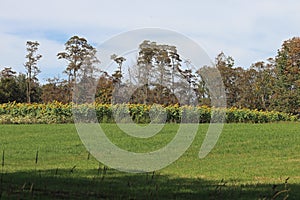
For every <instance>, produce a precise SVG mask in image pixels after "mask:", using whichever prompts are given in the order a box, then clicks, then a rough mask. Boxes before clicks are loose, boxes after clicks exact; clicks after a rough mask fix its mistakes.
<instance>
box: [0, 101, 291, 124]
mask: <svg viewBox="0 0 300 200" xmlns="http://www.w3.org/2000/svg"><path fill="white" fill-rule="evenodd" d="M72 109H73V110H72ZM151 109H152V110H153V111H154V114H162V113H166V115H167V118H166V122H167V123H181V120H182V113H185V114H186V117H185V118H186V119H185V122H197V121H198V120H199V122H200V123H210V121H211V116H212V112H214V116H217V117H219V116H221V115H220V114H221V113H222V112H226V122H228V123H232V122H242V123H268V122H277V121H297V116H294V115H290V114H286V113H281V112H276V111H258V110H250V109H237V108H230V109H226V110H225V111H224V110H222V109H214V108H210V107H207V106H198V107H193V106H179V105H177V104H175V105H169V106H166V107H162V106H156V105H152V106H151V105H144V104H116V105H110V104H80V105H75V104H63V103H60V102H56V101H55V102H52V103H47V104H38V103H33V104H26V103H15V102H12V103H5V104H0V123H3V124H8V123H12V124H34V123H42V124H51V123H72V122H73V111H74V112H77V113H79V114H80V116H81V120H84V121H89V120H91V119H92V117H93V116H96V117H97V119H98V121H99V122H103V123H106V122H110V123H112V122H115V119H114V114H113V113H114V111H115V112H117V113H118V115H119V116H125V115H129V116H131V118H132V120H133V121H134V122H136V123H149V122H150V121H151V119H150V116H149V112H150V110H151ZM121 118H122V117H121ZM122 119H123V118H122ZM120 122H124V123H126V122H128V121H124V120H123V121H120ZM160 123H164V122H160Z"/></svg>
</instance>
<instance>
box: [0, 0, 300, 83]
mask: <svg viewBox="0 0 300 200" xmlns="http://www.w3.org/2000/svg"><path fill="white" fill-rule="evenodd" d="M299 8H300V1H296V0H286V1H280V0H252V1H243V0H223V1H217V0H210V1H201V0H186V1H174V0H172V1H171V0H164V1H163V0H152V1H142V0H140V1H137V0H127V1H124V0H123V1H121V0H110V1H102V0H86V1H76V0H73V1H63V0H51V1H42V0H39V1H38V0H27V1H17V0H1V6H0V47H1V48H0V68H3V67H4V66H11V67H13V69H14V70H16V71H18V72H24V67H23V63H24V62H25V54H26V47H25V44H26V41H27V40H34V41H35V40H37V41H39V42H40V44H41V45H40V51H39V53H41V54H42V55H43V58H42V60H41V61H40V62H39V65H40V68H41V70H42V73H41V74H40V76H39V77H40V80H41V82H43V81H44V80H45V79H46V78H49V77H53V76H58V75H59V76H62V71H63V70H64V68H65V65H66V63H65V62H64V61H59V60H57V58H56V54H57V53H58V52H60V51H63V49H64V43H65V42H66V41H67V40H68V38H70V37H71V36H73V35H79V36H82V37H85V38H87V39H88V41H89V42H90V43H92V44H95V45H98V44H101V43H102V42H104V41H106V40H108V39H110V38H111V37H113V36H115V35H118V34H120V33H123V32H126V31H130V30H133V29H139V28H148V27H156V28H162V29H169V30H174V31H176V32H179V33H181V34H183V35H185V36H187V37H189V38H191V39H192V40H194V41H195V42H197V43H198V44H199V45H200V46H201V47H202V48H203V49H204V50H205V51H206V52H207V54H208V55H209V56H210V58H211V59H214V57H215V56H216V55H217V54H218V53H219V52H221V51H223V52H225V54H226V55H230V56H232V57H233V58H234V59H235V63H236V66H242V67H249V66H250V65H251V64H252V63H254V62H256V61H260V60H266V59H267V58H269V57H274V56H275V55H276V52H277V49H279V48H280V46H281V44H282V42H283V41H284V40H287V39H289V38H291V37H294V36H299V35H300V34H299V33H300V12H299Z"/></svg>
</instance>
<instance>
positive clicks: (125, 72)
mask: <svg viewBox="0 0 300 200" xmlns="http://www.w3.org/2000/svg"><path fill="white" fill-rule="evenodd" d="M26 45H27V52H28V54H27V55H26V59H27V61H26V63H25V64H24V66H25V69H26V74H21V73H20V74H17V73H16V72H15V71H13V69H12V68H11V67H4V68H3V69H2V71H1V75H0V103H6V102H13V101H16V102H20V103H22V102H28V103H30V102H37V103H41V102H43V103H48V102H53V101H58V102H62V103H69V102H72V101H74V96H72V93H73V92H74V90H75V89H76V86H78V85H80V86H81V89H78V88H77V91H76V92H77V95H78V96H77V97H76V98H75V99H76V101H78V102H93V101H94V100H95V102H96V103H100V104H110V103H118V102H126V103H134V104H138V103H139V104H154V103H157V104H162V105H166V106H167V105H172V104H186V105H191V104H193V102H196V103H197V104H198V105H208V106H210V104H211V93H210V91H209V89H208V86H207V81H206V78H207V77H203V73H201V69H203V68H206V69H212V68H213V67H216V68H217V69H218V70H219V72H220V74H221V76H222V79H223V80H222V81H223V83H224V86H225V92H226V97H227V107H237V108H248V109H258V110H265V111H271V110H275V111H281V112H287V113H293V114H299V112H300V108H299V105H300V38H298V37H295V38H292V39H289V40H286V41H284V42H283V44H282V46H281V48H280V49H279V50H278V52H277V55H276V57H275V58H270V59H268V60H266V61H260V62H256V63H254V64H252V65H251V66H250V67H248V68H244V67H239V66H235V64H234V59H233V58H232V57H230V56H227V55H225V54H224V53H223V52H222V53H220V54H219V55H217V57H216V58H215V63H214V64H215V66H193V63H191V62H190V61H189V60H184V59H183V58H182V57H181V55H179V53H178V50H177V47H175V46H172V45H168V44H157V43H156V42H152V41H147V40H145V41H143V42H142V43H141V44H140V45H139V48H138V55H137V58H136V60H135V62H134V63H133V64H132V63H131V66H128V67H127V68H126V69H125V67H124V63H125V62H126V59H128V58H125V57H122V56H118V55H115V54H114V55H111V60H112V61H113V62H114V63H115V65H114V67H115V71H114V72H113V73H108V72H105V71H103V69H99V67H98V66H99V63H100V62H101V61H100V60H98V58H97V56H96V54H97V50H96V48H94V47H93V46H92V45H90V44H89V43H88V42H87V40H86V39H85V38H81V37H78V36H73V37H71V38H70V39H69V40H68V41H67V42H66V43H65V49H64V51H62V52H60V53H58V54H57V58H58V59H63V60H66V61H67V63H68V64H67V66H66V69H65V70H64V71H63V73H65V74H67V77H68V78H67V79H59V78H56V77H53V78H49V79H48V80H47V83H45V84H43V85H41V84H40V83H39V80H38V79H37V75H38V74H39V73H40V69H39V67H38V61H39V60H40V59H41V58H42V55H40V54H38V53H37V52H38V46H39V43H38V42H31V41H28V42H27V44H26ZM100 53H101V52H100ZM74 88H75V89H74ZM93 88H95V90H93ZM115 89H118V90H115ZM89 90H91V91H90V92H89ZM128 91H130V92H129V93H128ZM191 91H192V93H191ZM89 93H92V94H93V95H94V96H93V97H91V96H89V95H88V94H89ZM128 94H130V95H129V98H128V99H126V98H125V96H126V95H127V96H128Z"/></svg>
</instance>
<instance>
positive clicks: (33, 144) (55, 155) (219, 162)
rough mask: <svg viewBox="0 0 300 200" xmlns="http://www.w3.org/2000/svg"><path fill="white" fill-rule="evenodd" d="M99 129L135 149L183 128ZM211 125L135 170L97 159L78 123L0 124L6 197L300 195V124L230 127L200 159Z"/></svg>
mask: <svg viewBox="0 0 300 200" xmlns="http://www.w3.org/2000/svg"><path fill="white" fill-rule="evenodd" d="M102 126H103V128H104V129H105V130H108V133H107V135H108V137H109V138H110V139H111V140H112V141H113V142H114V143H115V144H117V145H118V146H119V147H121V148H123V149H128V150H130V151H137V152H147V151H149V150H155V149H159V148H161V147H163V146H164V145H166V144H167V143H168V142H169V141H170V140H171V139H172V138H173V136H174V134H175V133H176V130H177V128H178V125H176V124H167V125H166V126H165V128H164V129H163V131H162V132H161V133H159V134H158V135H156V136H155V137H152V138H149V139H133V138H130V137H129V136H126V135H125V134H124V133H122V132H121V131H120V130H119V129H118V128H117V127H116V125H115V124H103V125H102ZM207 128H208V124H201V125H200V126H199V131H198V134H197V136H196V138H195V140H194V142H193V144H192V145H191V147H190V148H189V149H188V150H187V151H186V152H185V154H184V155H183V156H182V157H181V158H180V159H179V160H177V161H176V162H174V163H173V164H172V165H170V166H168V167H166V168H164V169H162V170H159V171H155V172H152V173H142V174H130V173H124V172H119V171H116V170H113V169H109V168H107V167H105V166H104V165H102V164H101V163H99V162H98V161H97V160H95V159H94V158H92V156H90V155H89V153H88V152H87V151H86V149H85V147H84V146H83V144H82V143H81V141H80V139H79V136H78V135H77V132H76V129H75V126H74V125H73V124H63V125H62V124H60V125H57V124H56V125H0V145H1V146H0V155H1V157H2V161H1V164H2V165H1V166H0V167H1V183H0V184H1V197H2V198H3V199H5V198H6V199H83V198H86V199H249V200H250V199H264V198H265V199H272V198H275V199H283V198H284V197H286V196H287V195H288V196H289V197H288V199H300V124H299V123H272V124H225V126H224V129H223V133H222V135H221V136H220V139H219V141H218V143H217V145H216V146H215V148H214V149H213V150H212V152H211V153H210V154H209V155H208V156H207V157H205V158H204V159H199V158H198V152H199V149H200V146H201V144H202V141H203V139H204V136H205V133H206V130H207ZM285 182H287V184H285ZM285 190H287V191H285ZM278 191H281V192H282V193H277V194H278V196H276V195H275V194H276V192H278Z"/></svg>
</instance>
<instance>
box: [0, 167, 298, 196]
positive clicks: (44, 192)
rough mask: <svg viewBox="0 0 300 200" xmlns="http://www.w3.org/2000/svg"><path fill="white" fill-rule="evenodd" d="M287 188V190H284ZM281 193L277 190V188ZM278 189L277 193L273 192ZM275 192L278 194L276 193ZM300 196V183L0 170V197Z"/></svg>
mask: <svg viewBox="0 0 300 200" xmlns="http://www.w3.org/2000/svg"><path fill="white" fill-rule="evenodd" d="M286 189H288V190H289V191H288V192H287V191H285V190H286ZM280 191H281V193H278V192H280ZM276 192H277V193H276ZM276 194H277V196H276ZM287 195H289V198H288V199H300V185H299V184H288V183H287V184H284V183H283V184H280V185H273V184H249V185H234V184H230V183H227V182H226V181H223V180H220V181H218V182H217V181H215V182H214V181H208V180H204V179H189V178H176V177H171V176H166V175H160V174H157V173H155V172H154V173H144V174H127V173H121V172H118V171H115V170H111V169H107V168H105V167H103V168H102V167H101V168H99V169H95V170H76V167H74V168H72V169H68V170H67V169H64V170H63V169H53V170H45V171H40V170H36V171H27V172H14V173H4V174H1V199H249V200H250V199H251V200H252V199H284V198H285V197H286V196H287Z"/></svg>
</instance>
